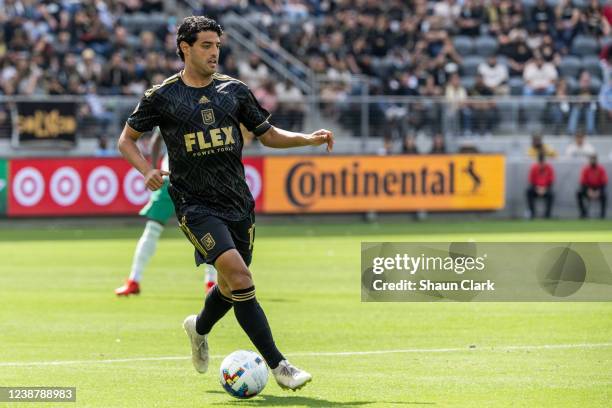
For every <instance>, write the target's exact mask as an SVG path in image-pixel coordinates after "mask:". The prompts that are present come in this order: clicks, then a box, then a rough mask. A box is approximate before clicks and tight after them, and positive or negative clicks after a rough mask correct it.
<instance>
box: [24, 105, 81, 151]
mask: <svg viewBox="0 0 612 408" xmlns="http://www.w3.org/2000/svg"><path fill="white" fill-rule="evenodd" d="M76 109H77V105H76V103H74V102H53V103H50V102H18V103H17V128H18V132H17V140H13V144H14V145H15V146H21V145H24V144H25V145H28V146H32V145H39V144H44V145H50V144H53V145H60V146H65V147H72V146H74V145H75V144H76V129H77V119H76Z"/></svg>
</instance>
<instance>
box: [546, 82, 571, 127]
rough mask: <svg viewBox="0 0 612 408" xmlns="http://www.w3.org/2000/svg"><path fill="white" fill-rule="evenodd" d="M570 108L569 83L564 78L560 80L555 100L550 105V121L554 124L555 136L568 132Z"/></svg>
mask: <svg viewBox="0 0 612 408" xmlns="http://www.w3.org/2000/svg"><path fill="white" fill-rule="evenodd" d="M570 107H571V105H570V101H569V94H568V90H567V81H566V80H565V79H564V78H560V79H559V81H558V82H557V89H556V90H555V99H554V101H552V102H550V104H549V113H550V120H551V123H552V124H553V133H554V134H556V135H558V134H560V133H563V132H565V131H566V124H567V123H568V120H569V115H570Z"/></svg>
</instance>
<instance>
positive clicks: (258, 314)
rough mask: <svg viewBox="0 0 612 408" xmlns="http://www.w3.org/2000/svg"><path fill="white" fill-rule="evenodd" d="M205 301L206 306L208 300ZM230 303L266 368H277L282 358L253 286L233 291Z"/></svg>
mask: <svg viewBox="0 0 612 408" xmlns="http://www.w3.org/2000/svg"><path fill="white" fill-rule="evenodd" d="M206 301H207V304H208V299H207V300H206ZM232 301H233V302H234V313H235V314H236V319H237V320H238V323H239V324H240V326H241V327H242V330H244V331H245V332H246V334H247V335H248V336H249V338H250V339H251V342H253V344H254V345H255V347H256V348H257V350H258V351H259V352H260V353H261V355H262V356H263V358H264V359H265V360H266V362H267V363H268V366H269V367H270V368H276V367H278V363H280V362H281V360H284V357H283V355H282V354H281V353H280V351H278V349H277V348H276V345H275V344H274V339H273V338H272V331H271V330H270V325H269V324H268V319H266V314H265V313H264V311H263V309H262V308H261V306H259V302H257V299H256V298H255V286H251V287H250V288H246V289H239V290H233V291H232ZM224 314H225V312H224ZM219 318H220V317H219ZM217 320H218V319H217ZM213 324H214V323H213ZM211 327H212V325H211ZM198 332H199V330H198Z"/></svg>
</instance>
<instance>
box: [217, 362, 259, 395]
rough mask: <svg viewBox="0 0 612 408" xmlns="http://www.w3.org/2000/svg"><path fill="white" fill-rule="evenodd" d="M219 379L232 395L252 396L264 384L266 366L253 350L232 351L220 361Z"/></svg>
mask: <svg viewBox="0 0 612 408" xmlns="http://www.w3.org/2000/svg"><path fill="white" fill-rule="evenodd" d="M219 381H221V385H222V386H223V389H224V390H225V391H227V393H228V394H229V395H231V396H232V397H236V398H241V399H242V398H252V397H254V396H256V395H257V394H259V393H260V392H261V391H262V390H263V389H264V387H265V386H266V383H267V382H268V366H267V365H266V362H265V361H264V359H263V358H261V356H260V355H259V354H257V353H255V352H253V351H246V350H238V351H234V352H233V353H232V354H230V355H229V356H227V357H225V359H224V360H223V362H222V363H221V368H220V369H219Z"/></svg>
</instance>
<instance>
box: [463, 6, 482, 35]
mask: <svg viewBox="0 0 612 408" xmlns="http://www.w3.org/2000/svg"><path fill="white" fill-rule="evenodd" d="M484 21H485V10H484V7H483V6H482V3H481V2H479V1H476V0H465V2H464V3H463V7H462V8H461V13H459V19H458V21H457V25H458V26H459V34H461V35H469V36H472V37H475V36H477V35H479V34H480V26H481V25H482V24H483V23H484Z"/></svg>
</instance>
